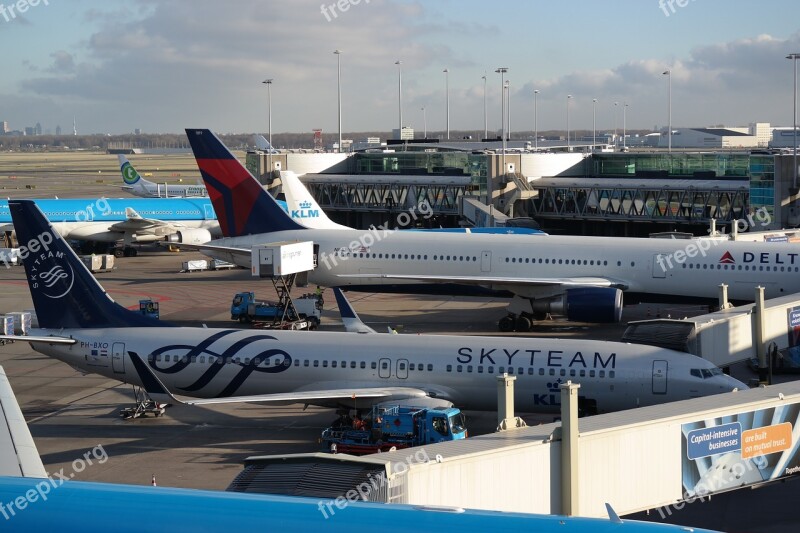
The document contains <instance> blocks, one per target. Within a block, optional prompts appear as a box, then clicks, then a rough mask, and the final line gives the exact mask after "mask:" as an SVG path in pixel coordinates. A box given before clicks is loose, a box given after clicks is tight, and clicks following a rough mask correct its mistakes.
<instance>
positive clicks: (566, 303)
mask: <svg viewBox="0 0 800 533" xmlns="http://www.w3.org/2000/svg"><path fill="white" fill-rule="evenodd" d="M532 307H533V311H534V312H539V313H551V314H555V315H561V316H565V317H567V319H569V320H572V321H575V322H598V323H608V322H612V323H613V322H620V321H621V320H622V291H621V290H619V289H614V288H611V287H583V288H579V289H567V290H566V291H564V294H562V295H560V296H557V297H556V298H552V299H549V300H534V301H533V304H532Z"/></svg>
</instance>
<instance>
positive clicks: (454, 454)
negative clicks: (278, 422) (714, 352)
mask: <svg viewBox="0 0 800 533" xmlns="http://www.w3.org/2000/svg"><path fill="white" fill-rule="evenodd" d="M570 386H571V387H572V388H573V389H575V390H577V393H578V394H579V389H576V384H564V385H562V404H563V398H564V396H563V393H564V389H565V388H568V387H570ZM799 422H800V383H797V382H795V383H786V384H782V385H774V386H770V387H759V388H756V389H750V390H745V391H736V392H732V393H726V394H719V395H716V396H707V397H703V398H697V399H693V400H685V401H681V402H675V403H671V404H663V405H658V406H652V407H643V408H640V409H633V410H628V411H621V412H617V413H610V414H606V415H599V416H592V417H586V418H581V419H579V421H578V422H577V427H572V428H568V427H567V426H564V427H563V428H562V425H561V423H560V422H556V423H551V424H543V425H538V426H531V427H524V428H518V429H513V430H509V431H503V432H499V433H492V434H488V435H481V436H477V437H470V438H468V439H466V440H459V441H452V442H444V443H438V444H432V445H427V446H424V447H419V448H410V449H405V450H397V451H394V452H389V453H382V454H377V455H371V456H365V457H353V456H347V455H344V454H337V455H330V454H300V455H282V456H264V457H251V458H249V459H248V460H247V466H246V468H245V470H244V471H243V472H242V474H241V475H240V476H239V477H238V478H237V481H236V483H235V484H234V485H233V486H232V487H231V488H230V489H229V490H237V491H253V492H259V491H260V490H259V488H260V487H264V488H266V487H269V489H268V490H275V491H281V492H277V493H281V494H283V493H287V494H289V493H295V492H296V493H301V494H304V495H306V496H312V497H318V498H321V500H320V502H321V505H324V504H326V503H327V502H329V501H330V502H333V501H335V500H336V498H338V497H340V496H341V497H345V495H346V494H347V492H348V491H349V490H351V489H352V490H356V491H362V490H363V491H364V492H365V494H364V495H363V498H364V499H367V500H370V501H380V502H385V503H408V504H412V505H430V506H454V507H464V508H475V509H488V510H499V511H509V512H529V513H561V512H565V510H567V512H570V513H572V514H575V515H579V516H589V517H603V516H606V508H605V504H606V503H610V504H611V505H612V506H613V507H614V509H615V510H616V511H617V513H618V514H620V515H627V514H630V513H635V512H641V511H648V510H649V511H650V513H651V515H652V516H653V517H654V519H656V520H658V517H659V516H661V515H668V514H672V512H673V511H676V510H677V509H679V508H681V507H684V506H686V505H691V504H692V502H694V501H696V500H698V499H699V498H701V497H702V498H705V499H708V497H710V496H712V495H714V494H721V493H723V492H728V491H732V490H737V489H741V488H746V489H750V488H754V487H765V486H767V485H769V486H772V485H774V487H775V490H777V491H780V490H781V487H785V486H786V485H783V484H781V483H774V482H775V481H782V480H789V479H791V480H794V478H795V477H796V476H797V475H798V474H800V426H798V423H799ZM795 428H798V429H795ZM570 433H571V436H569V441H570V442H571V443H572V444H571V447H570V448H569V453H567V452H566V451H565V446H566V445H565V439H567V438H568V435H569V434H570ZM568 456H571V457H572V460H571V462H570V464H569V465H565V463H564V461H565V460H566V458H567V457H568ZM566 466H569V468H566ZM298 472H302V475H296V474H297V473H298ZM292 476H294V477H292ZM564 476H570V478H571V479H572V480H573V483H570V484H569V485H567V484H566V483H565V481H564ZM292 479H295V480H296V481H291V480H292ZM795 486H796V485H795ZM751 494H752V492H751ZM567 500H569V501H567ZM696 505H700V504H699V503H698V504H696ZM719 514H721V513H719ZM762 519H766V517H762Z"/></svg>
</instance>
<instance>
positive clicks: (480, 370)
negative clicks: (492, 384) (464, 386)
mask: <svg viewBox="0 0 800 533" xmlns="http://www.w3.org/2000/svg"><path fill="white" fill-rule="evenodd" d="M478 374H483V366H482V365H478Z"/></svg>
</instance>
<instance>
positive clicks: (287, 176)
mask: <svg viewBox="0 0 800 533" xmlns="http://www.w3.org/2000/svg"><path fill="white" fill-rule="evenodd" d="M281 184H282V185H283V194H284V197H285V199H286V211H287V212H288V213H289V214H290V215H291V217H292V218H293V219H295V220H296V221H298V222H299V223H300V224H302V225H303V226H305V227H307V228H311V229H345V230H352V229H353V228H351V227H349V226H343V225H341V224H338V223H336V222H334V221H333V220H331V219H330V218H328V215H327V214H326V213H325V211H323V210H322V208H321V207H320V205H319V204H318V203H317V201H316V200H315V199H314V197H313V196H312V195H311V193H310V192H308V189H307V188H306V186H305V185H303V182H302V181H300V177H299V176H298V175H297V174H295V173H294V172H292V171H290V170H282V171H281ZM432 214H433V210H432V208H431V207H430V205H428V204H424V205H421V206H419V209H418V210H415V213H414V214H413V215H414V219H417V218H430V216H431V215H432ZM406 231H435V232H441V233H489V234H492V235H537V234H538V235H545V233H544V232H543V231H541V230H538V229H532V228H519V227H513V226H508V227H494V228H426V229H418V228H413V229H409V230H406Z"/></svg>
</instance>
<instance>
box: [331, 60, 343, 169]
mask: <svg viewBox="0 0 800 533" xmlns="http://www.w3.org/2000/svg"><path fill="white" fill-rule="evenodd" d="M333 53H334V54H336V94H337V98H338V100H339V150H338V151H339V153H341V152H342V62H341V59H342V51H341V50H339V49H336V50H334V51H333Z"/></svg>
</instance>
